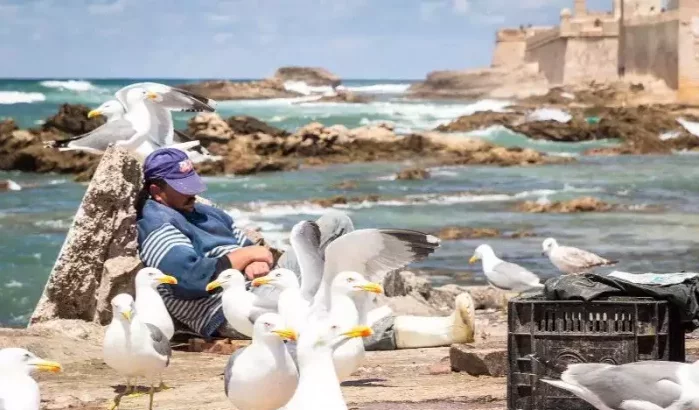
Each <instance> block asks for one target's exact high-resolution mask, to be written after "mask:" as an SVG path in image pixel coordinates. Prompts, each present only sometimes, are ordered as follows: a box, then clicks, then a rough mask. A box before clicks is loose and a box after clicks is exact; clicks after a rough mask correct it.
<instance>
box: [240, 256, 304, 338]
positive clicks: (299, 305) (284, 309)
mask: <svg viewBox="0 0 699 410" xmlns="http://www.w3.org/2000/svg"><path fill="white" fill-rule="evenodd" d="M265 285H269V286H272V287H274V288H276V289H277V290H279V299H278V300H277V312H278V313H279V314H280V315H281V316H282V317H283V318H284V321H285V322H286V324H287V325H289V327H290V328H292V329H300V328H302V327H303V325H304V323H306V321H307V320H308V314H309V311H310V307H311V304H310V302H309V301H308V300H306V299H304V297H303V296H302V295H301V287H300V285H299V280H298V278H297V277H296V274H295V273H294V272H293V271H291V270H289V269H284V268H277V269H273V270H272V271H271V272H269V273H268V274H267V276H262V277H259V278H255V279H254V280H253V281H252V283H251V286H252V287H253V288H259V287H261V286H265Z"/></svg>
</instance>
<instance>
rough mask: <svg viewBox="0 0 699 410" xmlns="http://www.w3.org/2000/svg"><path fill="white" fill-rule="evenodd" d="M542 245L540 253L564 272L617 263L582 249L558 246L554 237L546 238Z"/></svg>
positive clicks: (579, 272)
mask: <svg viewBox="0 0 699 410" xmlns="http://www.w3.org/2000/svg"><path fill="white" fill-rule="evenodd" d="M542 247H543V252H542V253H541V254H542V255H548V257H549V260H550V261H551V263H552V264H553V265H554V266H555V267H556V268H558V270H560V271H561V272H563V273H564V274H581V273H587V272H588V271H590V270H591V269H592V268H596V267H599V266H612V265H616V263H617V261H612V260H608V259H605V258H603V257H601V256H599V255H595V254H594V253H592V252H588V251H585V250H582V249H578V248H573V247H570V246H559V245H558V242H557V241H556V240H555V239H554V238H546V239H545V240H544V242H543V243H542Z"/></svg>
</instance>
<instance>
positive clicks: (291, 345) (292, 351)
mask: <svg viewBox="0 0 699 410" xmlns="http://www.w3.org/2000/svg"><path fill="white" fill-rule="evenodd" d="M284 344H285V345H286V350H287V351H288V352H289V356H291V360H293V361H294V364H295V365H296V368H297V369H298V368H299V359H298V354H297V352H296V351H297V345H296V342H290V341H287V342H285V343H284Z"/></svg>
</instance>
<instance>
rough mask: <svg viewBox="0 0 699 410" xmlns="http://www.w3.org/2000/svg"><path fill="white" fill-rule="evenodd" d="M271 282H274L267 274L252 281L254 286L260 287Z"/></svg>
mask: <svg viewBox="0 0 699 410" xmlns="http://www.w3.org/2000/svg"><path fill="white" fill-rule="evenodd" d="M269 283H272V278H269V277H267V276H263V277H261V278H255V280H253V281H252V286H254V287H256V288H257V287H260V286H262V285H267V284H269Z"/></svg>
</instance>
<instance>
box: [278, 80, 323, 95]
mask: <svg viewBox="0 0 699 410" xmlns="http://www.w3.org/2000/svg"><path fill="white" fill-rule="evenodd" d="M284 89H285V90H287V91H292V92H297V93H299V94H302V95H313V94H320V95H329V96H330V95H335V90H333V88H332V87H331V86H329V85H323V86H311V85H308V84H306V83H305V82H303V81H286V82H285V83H284Z"/></svg>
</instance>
